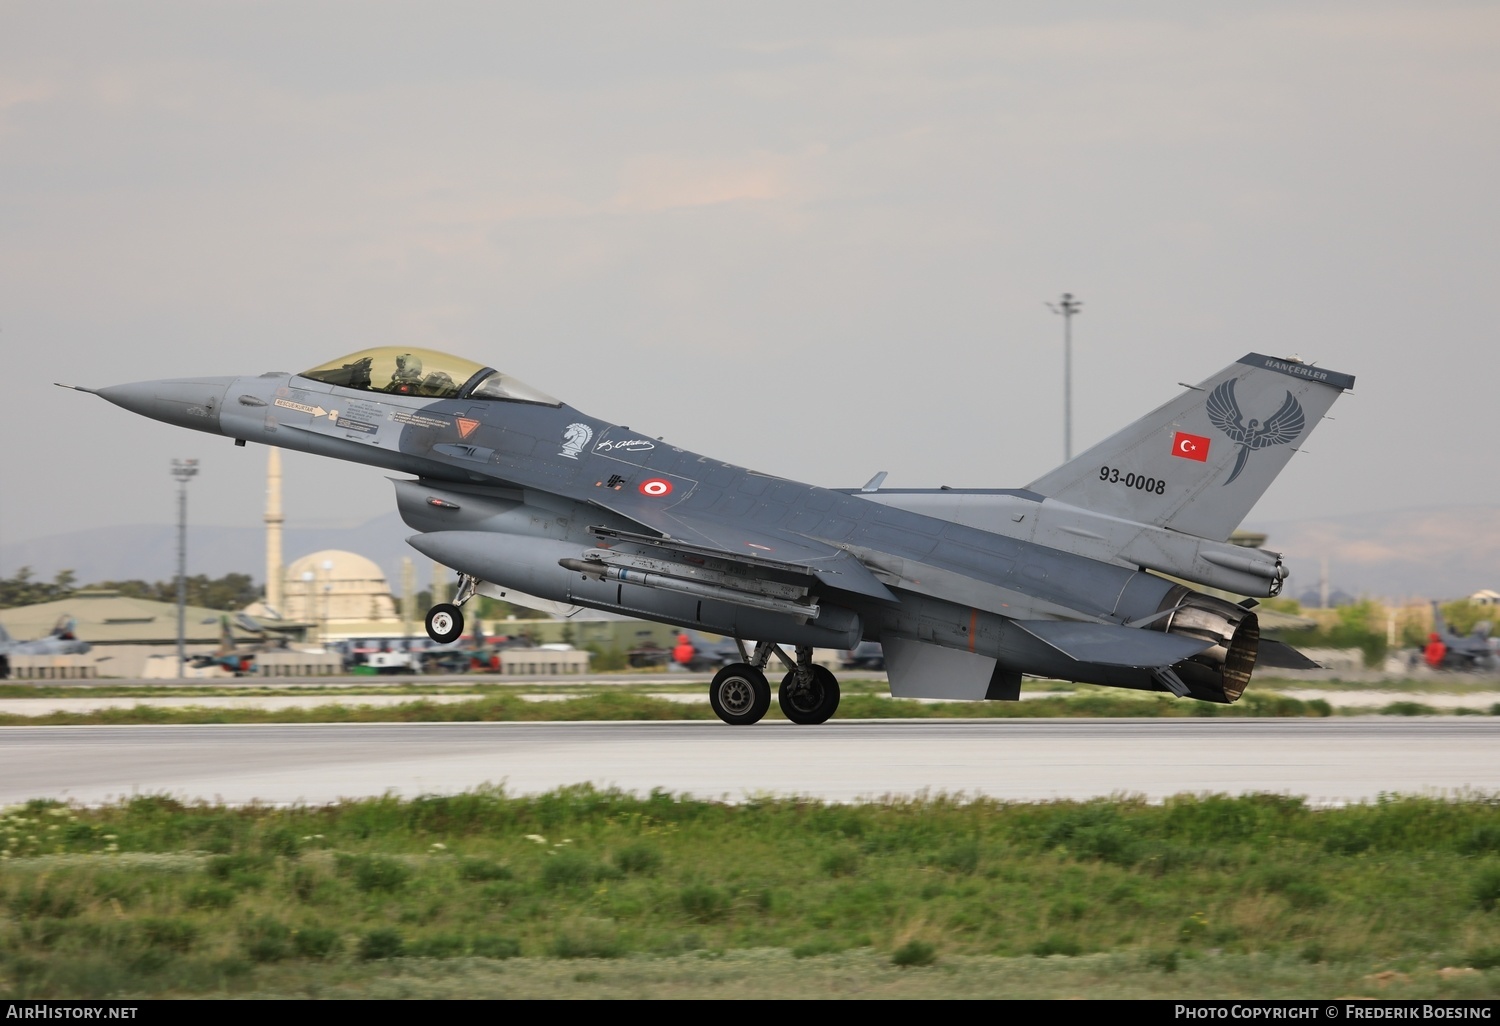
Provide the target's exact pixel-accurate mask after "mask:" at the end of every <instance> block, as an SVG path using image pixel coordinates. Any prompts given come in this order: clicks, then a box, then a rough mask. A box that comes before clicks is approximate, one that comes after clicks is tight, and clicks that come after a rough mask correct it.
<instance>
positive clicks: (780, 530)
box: [66, 347, 1354, 725]
mask: <svg viewBox="0 0 1500 1026" xmlns="http://www.w3.org/2000/svg"><path fill="white" fill-rule="evenodd" d="M1353 384H1354V378H1353V377H1352V376H1350V375H1348V374H1341V373H1337V372H1335V371H1330V370H1323V369H1322V368H1319V367H1316V366H1312V365H1309V364H1305V363H1302V362H1300V361H1298V360H1297V359H1295V358H1291V359H1277V358H1273V357H1269V356H1263V355H1260V354H1254V353H1253V354H1250V355H1248V356H1246V357H1244V358H1243V359H1241V360H1239V361H1237V362H1235V363H1232V364H1230V365H1229V366H1228V367H1226V368H1224V369H1223V370H1221V371H1219V372H1218V373H1217V374H1215V375H1213V376H1212V377H1210V378H1208V379H1207V380H1205V381H1203V382H1202V383H1201V384H1198V385H1187V386H1185V388H1186V390H1185V391H1183V392H1182V393H1181V394H1180V395H1178V396H1177V397H1176V398H1175V399H1172V400H1170V401H1168V402H1167V403H1165V404H1164V405H1162V406H1159V407H1158V408H1157V409H1155V410H1154V411H1152V412H1151V413H1148V414H1146V415H1145V416H1144V417H1142V418H1141V419H1139V420H1137V421H1136V422H1135V423H1133V424H1130V425H1129V426H1127V427H1125V428H1124V429H1123V430H1121V431H1119V432H1118V433H1117V434H1115V435H1113V436H1111V437H1110V438H1108V439H1106V440H1105V441H1103V442H1100V443H1099V444H1098V445H1096V446H1094V447H1093V448H1092V449H1089V450H1088V451H1087V452H1085V453H1083V454H1082V455H1080V456H1078V457H1076V458H1074V459H1072V460H1070V461H1069V462H1067V463H1065V464H1063V465H1062V466H1060V467H1058V468H1057V469H1056V470H1053V471H1052V472H1050V473H1048V474H1045V475H1043V476H1042V477H1040V478H1038V479H1037V480H1035V481H1033V482H1031V484H1029V485H1027V486H1026V487H1025V488H1019V489H947V488H943V489H896V488H892V489H886V488H882V487H881V483H882V479H883V477H884V475H883V474H882V475H877V476H876V478H875V479H874V480H872V481H871V482H870V483H869V484H867V485H865V486H864V487H863V488H846V489H832V488H821V487H817V486H814V485H808V484H802V483H799V482H796V481H791V480H787V479H785V478H780V477H776V476H773V475H770V474H763V473H759V472H757V471H754V470H749V469H746V468H744V467H739V466H735V465H733V464H730V463H726V462H723V461H721V460H716V459H713V458H712V457H710V456H705V455H700V454H698V453H696V452H692V451H690V450H687V449H683V448H679V447H678V446H675V445H670V444H667V443H665V442H663V441H662V440H661V439H659V438H656V437H653V436H652V435H650V434H649V433H644V432H640V431H634V430H631V429H630V428H628V427H623V426H621V425H618V424H613V423H610V422H608V421H605V420H601V419H600V418H598V417H594V416H591V415H589V414H586V413H583V412H581V411H579V410H576V409H574V408H573V407H571V406H568V405H567V404H566V403H564V402H562V401H561V400H558V399H555V398H553V397H552V396H551V395H548V394H547V393H545V392H543V391H541V390H539V389H537V388H534V387H532V386H530V385H527V384H525V383H524V382H521V381H518V380H517V379H515V378H513V377H511V376H510V375H508V374H505V373H503V372H501V371H497V370H495V369H493V368H491V367H486V366H481V365H480V364H477V363H472V362H470V361H467V360H462V359H458V358H456V357H452V356H448V355H445V354H443V353H439V352H434V351H430V350H419V349H411V348H401V347H386V348H380V349H369V350H364V351H362V352H358V353H354V354H352V355H350V356H345V357H340V358H339V359H336V360H332V361H330V362H328V363H324V364H320V365H319V366H316V367H313V368H312V369H311V370H307V371H304V372H302V373H301V374H287V373H280V372H273V373H269V374H264V375H261V376H259V377H201V378H176V379H168V380H162V381H144V382H138V383H135V384H127V385H115V386H111V387H107V388H101V389H98V390H97V394H98V395H100V396H102V397H103V398H105V399H107V400H109V401H110V402H112V403H115V404H116V405H118V406H122V407H124V408H125V409H128V410H132V411H134V412H136V413H139V414H142V415H144V416H147V417H153V418H155V419H157V420H162V421H166V422H167V423H170V424H176V425H179V426H182V427H187V428H193V429H195V430H199V431H207V432H211V433H217V434H222V435H226V436H228V437H230V438H233V439H234V440H235V444H236V445H243V444H245V443H246V442H247V441H254V442H259V443H263V444H266V445H277V446H282V447H284V448H288V449H297V450H300V451H303V452H311V453H318V454H321V455H325V456H332V457H334V458H336V459H345V460H353V461H356V462H360V463H368V464H371V465H373V466H377V467H383V468H386V469H388V470H393V471H397V472H400V473H402V474H405V475H409V476H408V477H405V478H402V479H399V480H396V481H395V487H396V501H397V504H398V506H399V508H400V511H401V515H402V517H403V519H404V520H405V522H406V523H407V524H408V525H409V526H410V527H411V528H413V529H414V530H415V531H417V532H419V533H417V534H415V535H414V536H412V537H411V538H410V539H409V542H410V544H411V545H412V546H413V547H414V548H416V549H417V550H418V551H419V552H421V553H423V554H424V555H426V556H429V557H431V558H432V559H435V560H437V561H439V562H441V563H442V564H444V565H445V566H448V567H451V568H452V569H454V570H455V571H457V573H458V577H459V588H458V592H457V595H456V598H455V601H454V602H452V603H443V604H441V605H436V606H434V607H432V608H431V609H430V610H429V611H428V613H427V631H428V633H429V635H431V637H432V638H433V639H434V640H435V641H439V642H448V641H452V640H453V639H454V638H457V637H458V636H459V635H460V634H461V633H462V632H463V612H462V609H461V607H462V606H463V605H464V603H465V602H467V601H468V600H469V599H470V598H471V597H473V596H474V595H475V594H484V595H491V596H494V597H497V598H502V599H505V600H507V601H510V602H516V603H521V604H527V605H531V606H535V607H538V608H544V609H549V610H551V611H553V612H555V613H557V614H559V615H563V616H567V615H571V614H573V613H576V612H578V611H579V610H580V609H583V608H590V609H598V610H608V611H611V612H616V613H623V614H626V615H629V616H633V617H638V618H642V619H648V620H654V621H657V622H660V623H665V624H671V625H674V626H677V627H683V628H689V629H694V630H702V631H706V632H710V633H714V634H721V635H724V636H726V637H730V638H734V639H736V640H737V642H738V653H739V659H738V661H736V662H735V663H733V664H732V665H730V666H727V667H724V668H723V669H722V670H720V671H719V672H718V673H717V674H716V675H715V676H714V678H713V681H712V683H711V684H710V685H709V698H710V701H711V703H712V705H713V708H714V711H715V712H716V713H717V714H718V715H719V717H720V718H721V719H723V720H724V721H725V722H726V723H731V724H741V725H743V724H752V723H755V722H757V721H758V720H760V719H761V717H762V716H764V715H765V713H766V711H767V710H768V709H769V708H770V702H771V687H770V682H769V681H768V679H767V676H766V668H767V666H768V664H769V662H770V660H771V658H772V656H775V657H776V658H777V659H778V660H779V661H780V662H781V663H782V664H783V666H784V667H785V669H786V673H785V676H783V677H782V679H781V682H780V688H779V690H778V694H777V698H778V701H779V702H780V706H781V709H782V711H783V713H784V714H785V715H786V716H787V718H788V719H790V720H793V721H794V722H797V723H821V722H823V721H825V720H827V719H828V718H829V717H830V716H831V715H833V713H834V710H835V709H836V708H837V707H838V702H839V686H838V681H837V679H836V678H835V676H834V675H833V673H832V672H831V671H829V670H828V669H826V668H825V667H822V666H819V665H816V664H814V663H813V661H812V652H813V648H814V646H817V647H826V648H834V649H846V650H847V649H850V648H853V647H855V646H856V645H857V644H858V643H859V642H860V641H878V642H880V643H881V645H882V647H883V649H884V652H885V657H886V668H887V673H888V676H889V678H890V688H891V692H892V694H894V695H896V696H899V697H924V698H927V697H930V698H945V699H972V700H986V699H988V700H1002V701H1005V700H1015V699H1017V698H1019V697H1020V690H1021V679H1022V677H1023V676H1026V675H1037V676H1045V677H1052V678H1060V679H1063V680H1072V681H1083V682H1088V683H1093V684H1104V685H1111V686H1114V687H1122V688H1133V689H1138V690H1144V691H1160V692H1166V693H1169V694H1173V695H1176V696H1178V697H1191V698H1195V699H1198V700H1200V701H1205V702H1218V703H1230V702H1234V701H1236V700H1237V699H1239V697H1240V696H1241V695H1242V694H1243V693H1244V690H1245V687H1246V685H1247V684H1249V682H1250V676H1251V673H1252V671H1253V670H1254V669H1255V665H1256V660H1257V657H1258V656H1260V655H1263V654H1264V653H1266V652H1267V650H1268V649H1270V648H1273V647H1274V646H1273V643H1271V642H1268V641H1262V640H1261V639H1260V630H1259V625H1258V620H1257V617H1256V614H1255V612H1254V608H1253V607H1254V606H1255V604H1256V602H1255V597H1257V596H1269V595H1275V594H1277V592H1279V591H1280V589H1281V585H1282V581H1283V580H1284V579H1285V578H1286V576H1287V571H1286V568H1285V567H1284V566H1283V565H1282V561H1281V557H1280V556H1279V555H1278V554H1277V553H1274V552H1267V551H1264V550H1258V549H1245V548H1240V547H1238V546H1235V545H1231V544H1229V543H1228V539H1229V536H1230V533H1231V532H1232V531H1233V530H1234V528H1235V527H1236V526H1237V525H1238V524H1239V523H1240V521H1241V520H1242V519H1243V518H1244V516H1245V515H1246V513H1247V512H1248V511H1249V510H1250V508H1251V506H1252V505H1253V504H1254V503H1255V502H1256V500H1257V499H1259V498H1260V496H1261V494H1262V493H1263V492H1264V491H1265V489H1266V488H1267V486H1268V485H1270V483H1271V481H1272V480H1273V479H1274V478H1275V477H1276V475H1277V474H1278V473H1279V472H1280V471H1281V469H1282V468H1283V467H1284V466H1285V465H1286V463H1287V461H1288V460H1289V459H1291V456H1292V453H1293V452H1295V451H1296V450H1297V448H1298V447H1299V446H1300V445H1301V444H1302V443H1303V442H1304V441H1305V439H1306V437H1307V434H1308V432H1309V431H1311V429H1312V427H1313V426H1314V425H1316V424H1317V422H1318V421H1319V420H1320V419H1321V418H1322V416H1323V415H1324V414H1325V413H1326V412H1327V410H1328V408H1329V407H1330V406H1331V405H1332V404H1333V401H1334V400H1335V399H1336V398H1337V397H1338V396H1339V395H1340V394H1341V393H1342V392H1343V391H1345V390H1346V389H1349V388H1351V387H1352V386H1353ZM66 387H76V386H66ZM83 390H84V391H96V390H93V389H83ZM1163 575H1170V576H1171V577H1172V578H1176V580H1168V579H1166V577H1165V576H1163ZM1183 581H1187V582H1191V583H1193V584H1198V585H1202V586H1205V587H1209V588H1216V589H1221V590H1223V591H1227V592H1230V593H1233V594H1236V595H1245V596H1249V597H1248V598H1247V599H1246V600H1245V601H1243V602H1241V603H1238V604H1236V603H1234V602H1230V601H1227V600H1225V599H1222V598H1218V597H1214V596H1210V595H1206V594H1203V593H1201V592H1198V591H1195V590H1193V589H1192V588H1191V587H1189V586H1188V585H1187V584H1183V583H1181V582H1183ZM751 639H754V642H755V644H754V648H753V651H752V650H751V649H750V648H748V647H747V645H746V642H747V641H749V640H751ZM788 647H790V648H791V649H793V650H794V653H795V654H794V655H793V656H789V655H788V654H787V652H786V648H788Z"/></svg>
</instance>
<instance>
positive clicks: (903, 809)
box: [0, 787, 1500, 998]
mask: <svg viewBox="0 0 1500 1026" xmlns="http://www.w3.org/2000/svg"><path fill="white" fill-rule="evenodd" d="M0 841H3V850H0V993H5V994H6V995H7V996H10V997H16V998H46V997H59V998H61V997H109V996H117V997H125V996H136V997H143V996H169V995H188V994H246V995H250V994H256V995H264V996H273V995H281V996H298V995H321V996H361V995H368V996H403V995H405V996H424V995H425V996H455V997H458V996H470V997H472V996H505V995H510V996H524V995H528V994H537V995H539V994H541V993H544V990H543V987H544V982H543V981H550V982H547V983H545V985H546V986H552V987H554V988H556V987H557V986H558V982H559V981H560V980H566V981H568V982H569V983H570V984H578V983H584V984H589V987H588V988H586V989H584V990H580V991H576V992H577V993H587V994H616V995H617V996H642V995H645V994H653V993H654V994H662V995H675V994H689V993H692V994H709V993H726V994H729V993H740V991H738V990H737V989H736V988H739V987H741V986H743V987H746V988H750V987H758V988H765V987H774V993H775V994H776V995H777V996H786V995H788V994H791V993H797V992H799V991H797V990H796V989H795V988H796V987H799V986H800V987H803V988H805V989H804V990H803V991H800V992H804V993H808V994H817V993H827V990H826V989H824V990H821V991H820V990H819V989H818V988H819V987H824V988H826V986H827V980H828V979H829V977H830V973H831V972H833V974H834V975H837V974H838V973H839V972H842V973H844V974H845V978H846V979H853V978H858V979H861V980H864V981H866V985H867V986H868V987H870V988H873V989H872V990H871V991H870V992H871V993H886V992H889V993H891V994H893V995H897V994H905V995H913V996H915V995H917V994H924V993H930V994H933V995H940V994H944V993H948V994H959V993H962V994H967V995H970V996H981V995H985V994H989V995H992V996H999V995H1009V996H1023V995H1030V996H1046V995H1064V994H1069V993H1073V994H1078V995H1080V996H1107V995H1133V996H1146V995H1157V996H1161V995H1166V994H1178V995H1187V994H1198V995H1217V996H1272V995H1287V994H1301V995H1303V996H1305V995H1306V994H1308V993H1318V992H1322V991H1323V989H1324V988H1333V989H1331V990H1329V991H1328V992H1329V993H1335V992H1336V993H1342V994H1359V993H1365V994H1371V995H1374V994H1379V995H1381V996H1403V997H1416V996H1454V997H1457V996H1463V997H1482V996H1489V997H1493V996H1496V995H1497V994H1500V967H1497V966H1500V956H1497V952H1500V799H1495V798H1475V799H1469V800H1464V801H1453V802H1445V801H1439V800H1435V799H1426V798H1394V797H1393V798H1388V799H1384V800H1382V801H1380V802H1378V803H1375V804H1371V805H1359V806H1351V807H1346V808H1336V809H1321V810H1320V809H1314V808H1311V807H1309V806H1308V805H1307V804H1306V803H1304V802H1303V801H1301V800H1299V799H1295V798H1287V797H1282V796H1270V795H1260V796H1249V797H1243V798H1226V797H1208V796H1203V797H1178V798H1175V799H1171V800H1169V801H1167V802H1166V803H1164V804H1162V805H1148V804H1146V803H1145V802H1143V801H1136V800H1118V801H1093V802H1084V803H1078V802H1056V803H1042V804H1004V803H998V802H991V801H972V802H966V801H959V800H950V799H946V798H936V799H923V800H911V801H890V802H885V803H878V804H863V805H853V806H844V805H824V804H819V803H815V802H807V801H798V800H790V799H788V800H763V801H752V802H749V803H745V804H741V805H728V804H723V803H718V802H708V801H697V800H687V799H681V798H676V797H673V796H671V795H668V794H666V793H662V792H656V793H653V794H651V795H650V796H647V797H643V798H642V797H634V796H629V795H623V794H619V793H615V792H604V791H597V790H593V789H590V788H587V787H577V788H567V789H563V790H560V791H556V792H552V793H549V794H544V795H539V796H535V797H528V798H513V797H507V796H505V795H504V794H503V793H502V792H500V791H498V790H484V791H478V792H473V793H469V794H463V795H457V796H453V797H427V798H420V799H416V800H412V801H399V800H397V799H394V798H382V799H371V800H365V801H357V802H344V803H340V804H337V805H330V806H326V807H302V808H267V807H248V808H227V807H223V806H215V805H194V806H188V805H183V804H181V803H179V802H176V801H174V800H172V799H169V798H165V797H160V796H144V797H138V798H134V799H132V800H130V801H127V802H123V803H121V804H117V805H113V806H109V807H105V808H101V809H78V808H70V807H67V806H62V805H58V804H55V803H49V802H33V803H30V804H28V805H26V806H23V807H17V808H13V809H9V810H6V811H5V813H4V815H3V816H0ZM584 960H586V961H584ZM768 964H775V965H780V966H784V967H785V971H784V972H783V971H781V970H778V971H777V972H776V974H775V975H774V976H760V977H759V978H757V975H756V973H755V972H754V971H753V969H752V967H753V966H756V965H760V966H764V965H768ZM735 966H737V967H738V968H732V967H735ZM569 967H572V968H569ZM830 967H832V968H830ZM839 967H842V968H839ZM835 969H836V970H837V972H834V970H835ZM850 974H852V975H850ZM392 980H399V981H402V982H401V984H400V986H399V987H393V986H392V984H391V981H392ZM798 980H801V981H804V982H803V983H800V984H796V983H795V982H794V981H798ZM632 981H633V982H632ZM643 981H655V982H652V983H650V985H649V986H647V983H645V982H643ZM924 981H925V982H924ZM596 985H597V986H596ZM721 986H722V987H727V988H728V989H727V990H722V991H721V990H717V989H715V988H718V987H721ZM786 986H793V988H794V989H793V990H791V991H788V990H786V989H785V987H786ZM643 987H645V988H646V989H642V988H643ZM612 988H624V989H612ZM569 992H571V991H569V990H567V989H563V990H557V989H554V991H553V996H556V995H557V994H562V993H569ZM744 993H745V994H746V996H749V994H751V993H754V991H753V990H747V991H744ZM760 993H761V994H762V996H764V994H765V993H767V991H765V990H764V989H762V990H761V991H760Z"/></svg>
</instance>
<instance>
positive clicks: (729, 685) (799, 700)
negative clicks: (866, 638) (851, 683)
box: [708, 640, 839, 726]
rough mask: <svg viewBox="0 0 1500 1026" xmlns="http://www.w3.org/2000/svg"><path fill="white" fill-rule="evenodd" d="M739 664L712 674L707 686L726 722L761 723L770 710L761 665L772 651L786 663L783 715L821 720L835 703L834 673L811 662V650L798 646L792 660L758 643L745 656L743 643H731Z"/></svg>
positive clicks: (802, 720) (767, 644)
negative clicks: (795, 657)
mask: <svg viewBox="0 0 1500 1026" xmlns="http://www.w3.org/2000/svg"><path fill="white" fill-rule="evenodd" d="M736 643H737V644H738V645H739V648H740V658H741V659H743V660H744V662H739V663H731V664H730V665H729V666H726V667H724V668H723V669H722V670H720V671H719V672H718V673H716V674H715V675H714V679H713V683H711V684H709V686H708V702H709V704H710V705H712V706H713V707H714V712H715V713H716V714H717V715H718V717H719V719H721V720H723V721H724V722H725V723H731V724H734V725H736V726H749V725H750V724H752V723H757V722H759V721H760V719H761V717H763V716H764V715H765V714H766V710H768V709H769V708H771V685H770V682H768V681H767V680H766V663H768V662H769V661H770V659H771V656H772V654H775V656H776V657H777V658H778V659H780V660H781V662H782V663H783V664H784V665H785V666H786V667H787V675H786V677H784V678H783V679H782V681H781V690H780V692H779V693H778V695H777V700H778V702H779V704H780V705H781V711H782V714H783V715H785V716H786V718H787V719H789V720H791V721H792V722H793V723H822V722H824V721H825V720H827V719H828V718H829V717H830V716H832V715H833V712H834V710H835V709H837V708H838V707H839V682H838V680H837V679H836V678H835V677H834V676H833V673H832V672H830V671H829V670H828V669H826V668H825V667H822V666H815V665H814V664H813V661H812V648H810V647H809V646H806V645H799V646H798V647H797V661H796V662H793V661H792V660H791V659H789V658H787V654H786V653H785V652H783V651H782V650H781V648H780V646H778V645H775V644H772V643H771V642H768V641H761V642H757V643H756V645H755V654H754V655H753V656H751V655H748V654H747V653H746V651H745V645H744V643H743V642H739V641H738V640H737V642H736Z"/></svg>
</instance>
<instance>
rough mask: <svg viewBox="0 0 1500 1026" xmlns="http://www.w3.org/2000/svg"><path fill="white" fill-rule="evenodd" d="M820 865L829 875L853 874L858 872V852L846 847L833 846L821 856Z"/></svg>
mask: <svg viewBox="0 0 1500 1026" xmlns="http://www.w3.org/2000/svg"><path fill="white" fill-rule="evenodd" d="M821 865H822V867H823V872H825V873H827V874H828V875H829V876H853V875H854V874H855V873H857V872H859V853H858V852H855V851H851V850H850V849H848V848H835V849H834V850H833V851H831V852H829V853H828V854H827V855H824V856H823V860H822V863H821Z"/></svg>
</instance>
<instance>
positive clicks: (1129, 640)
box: [1013, 620, 1215, 667]
mask: <svg viewBox="0 0 1500 1026" xmlns="http://www.w3.org/2000/svg"><path fill="white" fill-rule="evenodd" d="M1013 622H1014V624H1015V626H1017V627H1019V628H1021V629H1022V630H1023V631H1025V632H1026V633H1027V634H1030V635H1031V636H1032V637H1034V638H1037V639H1039V640H1041V641H1044V642H1046V643H1047V644H1048V645H1051V646H1052V647H1053V648H1055V649H1057V650H1058V651H1059V652H1061V653H1062V654H1063V655H1065V656H1067V657H1068V658H1069V659H1076V660H1078V661H1079V662H1081V663H1096V664H1098V665H1100V666H1138V667H1148V666H1171V665H1172V664H1173V663H1180V662H1182V660H1184V659H1186V658H1188V657H1189V656H1194V655H1197V654H1198V653H1199V652H1202V651H1203V650H1204V649H1207V648H1212V647H1213V646H1214V644H1215V643H1214V642H1212V641H1203V640H1200V639H1198V638H1185V637H1183V636H1181V635H1179V634H1163V633H1161V632H1160V631H1148V630H1142V629H1140V628H1138V627H1117V626H1115V625H1114V624H1110V623H1077V622H1074V621H1071V620H1015V621H1013Z"/></svg>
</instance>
